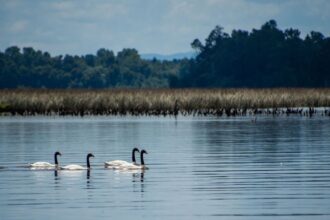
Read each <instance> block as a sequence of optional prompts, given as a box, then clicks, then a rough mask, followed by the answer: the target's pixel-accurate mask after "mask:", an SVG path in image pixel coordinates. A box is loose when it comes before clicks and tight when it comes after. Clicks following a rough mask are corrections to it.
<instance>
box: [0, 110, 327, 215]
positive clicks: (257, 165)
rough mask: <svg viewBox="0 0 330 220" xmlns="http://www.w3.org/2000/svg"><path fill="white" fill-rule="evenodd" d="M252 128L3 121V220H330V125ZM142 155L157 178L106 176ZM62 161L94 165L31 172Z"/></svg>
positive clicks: (209, 122)
mask: <svg viewBox="0 0 330 220" xmlns="http://www.w3.org/2000/svg"><path fill="white" fill-rule="evenodd" d="M251 119H252V118H249V117H243V118H215V117H210V118H205V117H204V118H185V117H178V118H176V119H175V118H174V117H173V118H153V117H151V118H148V117H133V118H129V117H90V118H70V117H64V118H62V117H55V118H49V117H48V118H47V117H41V118H37V117H36V118H15V117H8V118H7V117H3V118H1V119H0V146H1V147H0V175H1V178H0V213H1V219H27V218H28V219H36V220H38V219H45V218H47V219H49V220H51V219H60V218H65V219H92V218H93V219H110V218H111V219H131V218H132V216H133V217H134V219H209V218H214V219H218V218H219V217H222V218H223V219H278V218H281V219H311V218H313V219H329V218H330V211H329V210H330V190H329V189H330V172H329V170H330V146H329V143H330V136H329V134H328V133H329V130H330V120H329V119H328V118H324V117H313V118H301V117H295V116H290V117H259V118H258V120H257V121H256V122H251ZM135 146H141V148H144V149H147V151H148V152H149V154H148V155H146V157H145V162H146V163H147V165H148V167H149V168H150V169H149V170H144V171H141V170H112V169H105V168H104V167H103V162H104V161H109V160H113V159H123V160H127V161H130V159H131V150H132V148H133V147H135ZM55 151H61V153H62V155H63V156H62V157H60V158H59V163H60V165H66V164H69V163H76V164H81V165H85V164H83V161H85V157H86V153H87V152H92V153H93V154H94V155H95V156H96V157H95V158H94V159H93V161H92V169H91V170H81V171H65V170H31V169H29V168H27V167H26V165H27V164H28V163H30V162H35V161H49V162H52V161H51V159H52V158H53V154H54V152H55ZM137 159H138V161H139V158H137ZM222 218H221V219H222Z"/></svg>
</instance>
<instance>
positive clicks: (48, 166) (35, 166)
mask: <svg viewBox="0 0 330 220" xmlns="http://www.w3.org/2000/svg"><path fill="white" fill-rule="evenodd" d="M58 155H60V156H61V155H62V154H61V153H60V152H58V151H57V152H55V154H54V160H55V164H51V163H49V162H43V161H39V162H35V163H31V164H29V167H30V168H31V169H53V168H56V167H58V160H57V156H58Z"/></svg>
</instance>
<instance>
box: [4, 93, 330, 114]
mask: <svg viewBox="0 0 330 220" xmlns="http://www.w3.org/2000/svg"><path fill="white" fill-rule="evenodd" d="M303 107H307V108H304V109H303ZM315 107H325V108H324V113H325V114H329V111H328V110H327V107H330V89H111V90H44V89H40V90H0V112H1V113H2V114H11V115H17V114H18V115H40V114H41V115H80V116H84V115H127V114H130V115H177V114H183V115H187V114H201V115H227V116H234V115H246V114H258V113H259V114H261V113H266V114H281V113H286V114H291V113H299V114H313V113H314V112H315V110H314V108H315Z"/></svg>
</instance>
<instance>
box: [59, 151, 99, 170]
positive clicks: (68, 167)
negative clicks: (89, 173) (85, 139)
mask: <svg viewBox="0 0 330 220" xmlns="http://www.w3.org/2000/svg"><path fill="white" fill-rule="evenodd" d="M90 157H94V155H93V154H91V153H89V154H87V157H86V162H87V167H83V166H80V165H77V164H70V165H66V166H64V167H61V169H62V170H89V169H90V168H91V164H90V162H89V158H90Z"/></svg>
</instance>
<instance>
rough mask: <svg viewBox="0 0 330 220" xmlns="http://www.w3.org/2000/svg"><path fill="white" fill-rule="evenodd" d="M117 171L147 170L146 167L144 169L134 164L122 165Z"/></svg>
mask: <svg viewBox="0 0 330 220" xmlns="http://www.w3.org/2000/svg"><path fill="white" fill-rule="evenodd" d="M117 169H119V170H147V169H148V167H146V166H145V165H138V164H137V165H136V164H129V165H126V166H125V165H123V166H120V167H118V168H117Z"/></svg>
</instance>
